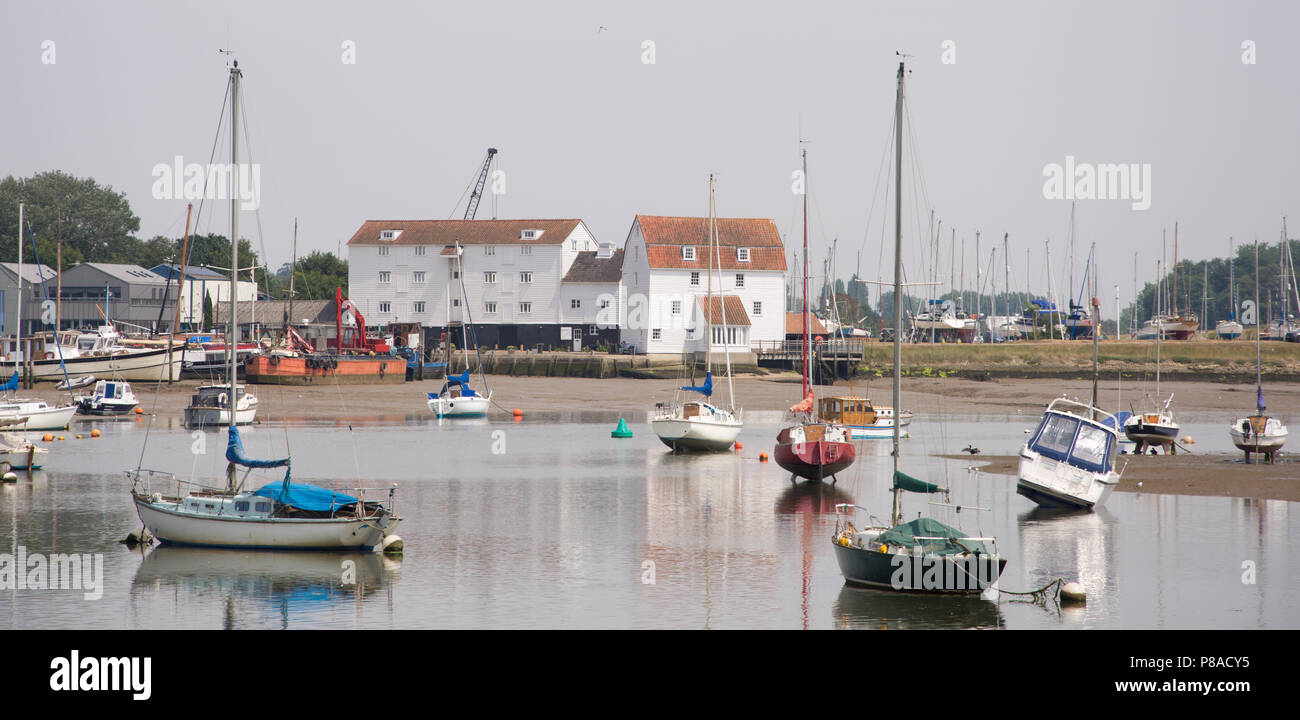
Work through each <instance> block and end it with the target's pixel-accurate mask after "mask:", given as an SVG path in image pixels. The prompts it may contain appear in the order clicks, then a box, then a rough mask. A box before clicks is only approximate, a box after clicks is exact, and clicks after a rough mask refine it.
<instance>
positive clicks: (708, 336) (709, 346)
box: [691, 173, 713, 377]
mask: <svg viewBox="0 0 1300 720" xmlns="http://www.w3.org/2000/svg"><path fill="white" fill-rule="evenodd" d="M704 252H706V253H708V254H709V261H708V266H709V278H708V284H707V287H708V300H707V301H706V302H705V305H706V307H708V312H706V313H704V322H705V326H706V328H707V329H706V330H705V338H704V372H705V373H710V372H713V174H712V173H710V174H709V237H708V243H707V244H706V245H705V249H704ZM692 368H694V365H693V364H692ZM694 373H695V371H694V369H692V370H691V374H692V375H693V374H694ZM706 377H707V375H706Z"/></svg>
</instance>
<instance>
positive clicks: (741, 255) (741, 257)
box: [736, 248, 749, 262]
mask: <svg viewBox="0 0 1300 720" xmlns="http://www.w3.org/2000/svg"><path fill="white" fill-rule="evenodd" d="M736 262H749V248H736Z"/></svg>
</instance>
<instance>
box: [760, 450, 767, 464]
mask: <svg viewBox="0 0 1300 720" xmlns="http://www.w3.org/2000/svg"><path fill="white" fill-rule="evenodd" d="M758 461H759V462H767V453H765V452H761V453H759V454H758Z"/></svg>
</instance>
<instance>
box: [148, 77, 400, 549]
mask: <svg viewBox="0 0 1300 720" xmlns="http://www.w3.org/2000/svg"><path fill="white" fill-rule="evenodd" d="M241 78H242V73H241V71H240V70H239V63H238V62H237V61H236V62H235V63H234V64H233V65H232V66H231V69H230V84H229V87H230V117H231V129H230V132H231V142H230V144H231V165H232V167H239V159H238V155H239V152H238V139H239V135H238V118H239V117H240V114H239V85H240V81H241ZM232 182H233V183H234V184H235V187H234V191H233V192H232V193H231V198H232V199H231V209H230V225H231V227H230V238H231V240H230V256H231V262H230V268H231V270H230V282H231V286H232V287H234V285H235V282H236V277H237V273H238V268H239V241H238V238H239V205H238V204H239V200H238V198H239V188H238V183H239V173H237V172H236V173H233V174H232ZM230 308H231V312H230V316H231V318H232V319H233V318H234V317H235V312H234V308H235V293H233V292H232V293H231V294H230ZM232 338H233V335H232ZM228 359H229V362H230V370H229V381H230V389H229V392H230V395H229V397H232V398H233V397H236V387H237V385H236V381H237V379H238V378H237V375H236V372H235V369H236V367H235V364H236V362H237V360H238V357H237V355H236V353H234V352H231V353H230V354H229V358H228ZM226 460H227V465H226V486H225V487H224V488H206V487H198V488H196V489H193V490H191V491H189V492H187V493H182V492H181V485H182V484H188V483H182V481H181V480H180V479H179V478H177V477H176V476H175V475H174V474H172V473H167V472H160V471H155V470H148V469H145V468H143V467H140V466H137V467H136V468H135V469H134V470H128V471H127V473H126V475H127V479H129V480H130V481H131V500H132V502H133V503H134V504H135V508H136V512H137V514H138V515H139V516H140V521H141V522H142V523H143V524H144V527H145V529H146V530H148V531H149V532H150V533H151V534H152V535H153V536H154V537H155V538H157V539H158V540H159V542H161V543H163V544H174V545H195V546H202V547H228V548H241V549H292V550H367V551H368V550H373V549H375V548H377V547H380V546H383V545H384V544H385V543H387V542H393V541H394V540H395V538H396V536H395V535H393V534H392V533H393V530H394V528H396V527H397V524H398V522H399V521H400V518H399V517H398V516H397V515H396V514H394V513H393V496H394V494H395V491H396V486H393V487H392V488H390V489H389V491H388V502H387V503H386V504H385V503H382V502H374V501H367V500H365V499H364V496H361V497H358V496H353V495H347V494H345V493H341V492H337V491H335V490H331V489H329V488H324V487H319V486H316V485H310V484H306V483H294V482H292V479H291V476H290V468H291V464H290V458H287V457H286V458H278V459H274V460H256V459H252V458H249V457H247V456H246V455H245V454H244V445H243V442H242V440H241V439H240V436H239V428H238V427H237V426H236V424H235V418H234V416H233V415H230V416H229V417H228V429H227V442H226ZM241 467H243V468H249V469H252V468H278V467H283V468H284V479H283V480H282V481H276V482H271V483H268V484H266V485H264V486H262V487H260V488H258V489H256V490H246V489H244V488H243V481H242V480H239V481H238V482H237V479H238V474H239V468H241ZM245 477H247V474H245ZM155 482H156V483H157V484H158V485H159V486H161V487H160V488H159V489H155V487H154V485H155ZM168 489H170V490H172V494H170V495H165V494H164V492H163V491H164V490H168ZM361 492H363V493H364V491H361Z"/></svg>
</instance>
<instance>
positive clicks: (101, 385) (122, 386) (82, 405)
mask: <svg viewBox="0 0 1300 720" xmlns="http://www.w3.org/2000/svg"><path fill="white" fill-rule="evenodd" d="M76 401H77V412H78V413H80V414H82V415H125V414H127V413H129V412H131V411H132V410H134V409H135V408H136V407H137V406H139V404H140V403H139V401H137V400H136V399H135V393H133V392H131V383H128V382H126V381H124V380H100V381H99V382H97V383H95V390H94V391H93V392H92V393H91V394H90V395H82V396H79V397H77V398H76Z"/></svg>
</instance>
